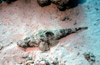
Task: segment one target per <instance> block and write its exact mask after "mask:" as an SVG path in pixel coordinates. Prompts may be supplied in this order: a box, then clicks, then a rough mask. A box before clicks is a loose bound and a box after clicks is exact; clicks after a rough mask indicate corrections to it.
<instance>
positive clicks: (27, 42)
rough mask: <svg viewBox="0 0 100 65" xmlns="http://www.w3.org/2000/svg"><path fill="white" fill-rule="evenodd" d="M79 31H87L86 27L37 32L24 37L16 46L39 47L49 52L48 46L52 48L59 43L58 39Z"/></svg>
mask: <svg viewBox="0 0 100 65" xmlns="http://www.w3.org/2000/svg"><path fill="white" fill-rule="evenodd" d="M81 29H87V27H79V28H68V29H59V30H39V31H37V33H36V34H34V35H31V36H29V37H26V38H25V39H23V40H20V41H18V42H17V45H18V46H20V47H23V48H27V47H39V48H40V50H42V51H47V50H49V48H50V46H54V45H55V44H57V43H58V42H59V39H61V38H63V37H65V36H68V35H70V34H72V33H76V32H78V31H79V30H81Z"/></svg>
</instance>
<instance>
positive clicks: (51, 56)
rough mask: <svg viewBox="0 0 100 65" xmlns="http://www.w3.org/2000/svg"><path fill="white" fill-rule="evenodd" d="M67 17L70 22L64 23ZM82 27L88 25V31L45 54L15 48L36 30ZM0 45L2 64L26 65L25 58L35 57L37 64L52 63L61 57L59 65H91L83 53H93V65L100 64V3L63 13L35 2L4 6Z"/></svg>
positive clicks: (91, 0)
mask: <svg viewBox="0 0 100 65" xmlns="http://www.w3.org/2000/svg"><path fill="white" fill-rule="evenodd" d="M65 16H66V17H67V19H66V20H65V21H61V19H63V17H65ZM68 18H69V19H68ZM74 23H77V24H76V25H74ZM80 26H87V27H88V30H83V31H79V33H75V34H71V35H69V36H67V37H65V38H63V39H61V40H60V41H59V43H58V45H56V46H54V47H52V48H51V50H50V51H48V52H45V53H41V51H40V50H39V49H38V48H28V49H26V50H25V49H22V48H19V47H17V45H16V42H17V41H18V40H21V39H23V38H25V37H27V36H29V35H31V34H34V33H35V32H36V31H37V30H41V29H42V30H47V29H62V28H74V27H80ZM0 46H1V47H2V46H3V48H2V49H1V50H0V65H17V64H19V63H24V62H26V60H25V59H23V58H22V57H23V56H24V57H25V56H32V57H33V61H34V62H37V60H40V59H41V58H43V59H45V60H47V61H48V62H52V61H55V58H58V61H59V65H63V64H61V63H64V64H66V65H90V63H89V62H88V61H87V60H86V59H85V58H84V56H83V53H84V52H91V53H93V54H94V55H95V56H96V58H95V60H96V61H95V63H93V65H100V1H99V0H87V1H86V2H84V3H80V4H79V5H78V6H77V7H75V8H72V9H69V10H66V11H64V12H62V11H59V10H58V9H57V8H56V5H54V4H51V5H50V6H46V7H43V8H42V7H40V6H39V5H38V4H37V2H36V0H31V2H28V3H25V2H24V0H19V1H16V2H14V3H12V4H10V5H3V6H1V7H0ZM78 54H79V55H78ZM64 61H66V62H64Z"/></svg>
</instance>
